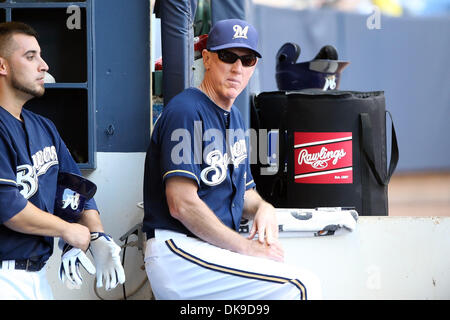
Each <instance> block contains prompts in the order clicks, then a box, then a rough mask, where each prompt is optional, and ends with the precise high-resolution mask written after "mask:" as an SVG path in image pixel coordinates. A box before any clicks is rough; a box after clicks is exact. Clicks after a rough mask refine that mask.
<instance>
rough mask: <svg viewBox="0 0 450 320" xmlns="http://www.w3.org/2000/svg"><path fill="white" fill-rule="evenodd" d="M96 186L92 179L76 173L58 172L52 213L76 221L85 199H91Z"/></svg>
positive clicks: (79, 216) (69, 220)
mask: <svg viewBox="0 0 450 320" xmlns="http://www.w3.org/2000/svg"><path fill="white" fill-rule="evenodd" d="M96 191H97V186H96V185H95V183H93V182H92V181H89V180H88V179H86V178H84V177H82V176H79V175H77V174H73V173H68V172H60V173H58V185H57V188H56V199H55V209H54V212H53V213H54V214H55V215H56V216H58V217H60V218H61V219H63V220H66V221H68V222H77V221H78V220H79V219H80V218H81V213H82V212H83V210H84V205H85V204H86V201H88V200H89V199H91V198H92V197H93V196H94V194H95V192H96Z"/></svg>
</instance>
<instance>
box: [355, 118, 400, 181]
mask: <svg viewBox="0 0 450 320" xmlns="http://www.w3.org/2000/svg"><path fill="white" fill-rule="evenodd" d="M386 112H387V113H388V114H389V117H390V119H391V124H392V139H391V140H392V141H391V160H390V162H389V170H388V173H387V175H386V177H384V178H383V177H381V174H380V170H378V168H377V165H376V163H375V151H374V148H375V147H374V145H373V139H372V123H371V121H370V116H369V114H368V113H360V121H361V128H362V149H363V152H364V155H365V156H366V159H367V162H368V164H369V167H370V169H371V170H372V172H373V174H374V176H375V179H376V180H377V182H378V183H379V184H380V185H385V186H386V185H388V183H389V180H390V179H391V176H392V174H393V173H394V170H395V168H396V167H397V163H398V159H399V152H398V142H397V134H396V133H395V127H394V121H393V119H392V115H391V113H390V112H389V111H386Z"/></svg>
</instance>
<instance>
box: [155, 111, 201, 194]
mask: <svg viewBox="0 0 450 320" xmlns="http://www.w3.org/2000/svg"><path fill="white" fill-rule="evenodd" d="M161 120H162V121H161ZM159 123H160V124H161V126H160V130H159V132H158V134H157V137H156V138H157V139H158V141H156V143H157V144H159V146H160V166H161V175H162V179H163V181H166V180H167V179H168V178H170V177H173V176H182V177H186V178H189V179H192V180H194V181H195V182H196V183H197V185H198V186H200V172H201V167H200V163H201V158H202V154H201V150H202V148H201V144H202V138H201V137H200V138H198V134H199V131H200V130H201V128H202V127H201V126H202V122H201V119H200V116H199V115H198V114H197V113H196V112H195V110H192V109H191V108H190V106H186V111H185V112H181V111H180V108H171V109H169V110H167V112H166V114H164V116H162V117H161V119H160V120H159ZM200 135H201V133H200Z"/></svg>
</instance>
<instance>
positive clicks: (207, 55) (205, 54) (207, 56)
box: [202, 49, 211, 70]
mask: <svg viewBox="0 0 450 320" xmlns="http://www.w3.org/2000/svg"><path fill="white" fill-rule="evenodd" d="M202 57H203V65H204V66H205V70H208V68H209V64H210V63H211V53H210V52H209V51H208V50H206V49H203V50H202Z"/></svg>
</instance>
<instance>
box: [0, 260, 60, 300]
mask: <svg viewBox="0 0 450 320" xmlns="http://www.w3.org/2000/svg"><path fill="white" fill-rule="evenodd" d="M11 261H12V262H11V263H9V265H10V266H8V262H9V261H3V262H0V263H2V264H3V266H2V268H1V269H0V300H53V293H52V289H51V287H50V285H49V283H48V280H47V269H46V267H44V268H42V269H41V270H40V271H36V272H29V271H25V270H15V269H14V267H13V266H14V261H13V260H11Z"/></svg>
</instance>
